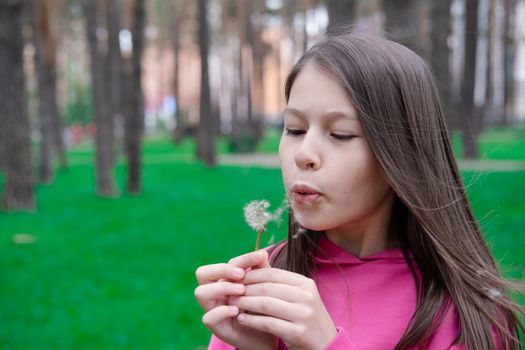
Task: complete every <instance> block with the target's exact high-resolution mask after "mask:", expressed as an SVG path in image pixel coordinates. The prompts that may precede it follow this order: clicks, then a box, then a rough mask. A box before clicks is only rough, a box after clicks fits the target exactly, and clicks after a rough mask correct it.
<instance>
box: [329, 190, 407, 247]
mask: <svg viewBox="0 0 525 350" xmlns="http://www.w3.org/2000/svg"><path fill="white" fill-rule="evenodd" d="M394 198H395V195H392V196H391V198H389V200H386V201H384V202H383V203H382V205H381V207H379V208H377V210H376V211H375V212H374V213H373V214H372V215H370V216H369V217H367V218H366V219H364V220H361V221H360V222H359V223H352V224H347V225H344V226H341V227H338V228H335V229H331V230H327V231H325V234H326V237H327V238H328V239H329V240H330V241H331V242H332V243H334V244H337V245H338V246H340V247H341V248H343V249H344V250H346V251H347V252H349V253H350V254H352V255H354V256H357V257H363V256H368V255H371V254H375V253H378V252H380V251H383V250H386V249H390V248H394V247H397V246H398V244H397V242H396V241H395V238H394V237H391V235H389V231H390V219H391V216H392V207H393V202H394Z"/></svg>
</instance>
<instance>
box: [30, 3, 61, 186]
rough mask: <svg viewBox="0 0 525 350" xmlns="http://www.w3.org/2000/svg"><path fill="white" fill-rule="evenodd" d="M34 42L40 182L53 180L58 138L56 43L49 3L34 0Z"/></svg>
mask: <svg viewBox="0 0 525 350" xmlns="http://www.w3.org/2000/svg"><path fill="white" fill-rule="evenodd" d="M34 6H35V7H34V16H33V17H34V34H35V35H34V41H35V46H36V66H37V71H38V74H37V76H38V114H39V117H40V134H41V137H42V142H41V146H40V174H39V175H40V181H41V182H43V183H50V182H51V181H52V178H53V153H54V152H53V151H54V149H53V148H54V146H55V145H56V143H55V142H54V138H55V137H56V135H55V132H54V131H53V126H54V125H53V124H54V123H53V119H54V118H55V117H53V115H57V114H58V109H57V104H56V46H55V38H54V36H53V33H52V29H51V25H50V18H49V17H50V11H49V8H48V7H49V3H48V2H46V1H37V0H35V1H34Z"/></svg>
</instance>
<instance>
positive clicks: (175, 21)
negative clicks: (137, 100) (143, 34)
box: [171, 1, 186, 144]
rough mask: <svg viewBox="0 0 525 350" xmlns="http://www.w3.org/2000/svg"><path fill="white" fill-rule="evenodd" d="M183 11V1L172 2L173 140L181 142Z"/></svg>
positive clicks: (182, 128)
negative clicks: (181, 41)
mask: <svg viewBox="0 0 525 350" xmlns="http://www.w3.org/2000/svg"><path fill="white" fill-rule="evenodd" d="M181 12H182V2H181V1H174V2H172V14H171V18H172V19H171V28H172V45H173V55H174V56H175V60H174V61H175V62H174V65H175V66H174V67H173V97H174V98H175V103H176V109H175V116H174V117H175V129H174V130H173V140H174V141H175V143H177V144H179V143H180V142H181V141H182V140H183V139H184V136H185V133H186V121H185V120H183V117H182V113H181V106H180V93H179V92H180V91H179V60H180V28H181V26H180V21H181V18H182V16H181Z"/></svg>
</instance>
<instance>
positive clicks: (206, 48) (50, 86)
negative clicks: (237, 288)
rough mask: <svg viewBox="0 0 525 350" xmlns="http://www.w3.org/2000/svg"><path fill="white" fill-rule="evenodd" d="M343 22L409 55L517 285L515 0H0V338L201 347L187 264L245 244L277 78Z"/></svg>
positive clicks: (277, 128) (278, 106) (29, 343)
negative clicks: (441, 113) (429, 78)
mask: <svg viewBox="0 0 525 350" xmlns="http://www.w3.org/2000/svg"><path fill="white" fill-rule="evenodd" d="M342 29H347V30H348V29H351V30H352V31H355V32H362V33H368V34H373V35H380V36H386V37H388V38H390V39H393V40H396V41H399V42H401V43H402V44H404V45H406V46H408V47H409V48H411V49H413V50H414V51H416V52H417V53H418V54H420V55H421V56H422V57H423V58H424V59H425V60H426V61H427V63H428V65H429V66H430V68H431V69H432V71H433V72H434V74H435V76H436V81H437V86H438V89H439V92H440V95H441V99H442V102H443V107H444V110H445V115H446V119H447V125H448V127H449V129H450V133H451V135H452V141H453V146H454V151H455V154H456V157H457V158H458V160H459V165H460V168H461V170H462V176H463V178H464V181H465V183H466V186H467V191H468V195H469V199H470V201H471V203H472V205H473V207H474V211H475V213H476V216H477V218H478V219H479V220H480V222H481V225H482V227H483V230H484V233H485V235H486V238H487V240H488V242H489V245H490V247H491V249H492V251H493V253H494V255H495V256H496V258H497V260H498V263H499V264H500V267H501V269H502V271H503V273H504V274H505V275H506V276H507V277H510V278H513V279H514V280H516V281H517V282H518V284H519V285H520V286H521V287H524V286H525V255H524V254H523V251H524V247H525V235H523V225H524V224H525V204H524V203H523V200H522V199H523V198H524V197H525V180H524V179H525V176H524V175H525V1H524V0H440V1H431V0H403V1H402V0H253V1H248V0H196V1H190V0H0V197H1V202H0V203H1V204H0V205H1V207H0V285H1V286H2V287H1V291H0V325H1V326H0V349H71V348H75V349H95V348H96V349H132V348H137V349H139V348H140V349H143V348H152V349H203V348H205V346H206V344H207V341H208V339H209V333H208V332H207V330H206V329H205V328H204V327H203V326H202V325H201V323H200V318H201V315H202V313H201V311H200V309H199V307H198V305H197V303H196V301H195V300H194V297H193V289H194V288H195V285H196V282H195V278H194V270H195V269H196V267H197V266H200V265H202V264H205V263H213V262H219V261H225V260H227V259H228V258H230V257H232V256H235V255H239V254H241V253H243V252H245V251H248V250H250V249H252V245H253V241H254V240H255V235H254V234H252V233H250V231H249V228H248V227H247V225H245V224H244V223H243V218H242V207H243V205H244V204H245V203H246V202H248V201H249V200H252V199H257V198H266V199H268V200H270V201H271V202H272V203H274V204H279V203H280V201H281V199H282V196H283V192H284V190H283V187H282V184H281V179H280V171H279V169H278V162H277V157H276V153H277V148H278V142H279V137H280V133H281V128H282V111H283V109H284V104H285V101H284V92H283V91H284V80H285V78H286V75H287V73H288V71H289V70H290V69H291V67H292V66H293V64H294V63H295V62H296V61H297V60H298V58H299V57H300V56H301V55H302V54H303V53H304V52H305V51H306V50H307V49H308V48H309V47H311V46H312V45H313V44H314V43H315V42H316V41H317V40H318V39H320V38H321V37H322V36H323V35H325V34H326V33H327V32H330V31H335V32H337V31H340V30H342ZM284 226H286V225H284ZM269 231H270V232H269V233H268V234H267V237H266V243H270V242H272V241H275V240H279V239H282V238H283V237H284V236H285V228H284V227H282V226H281V227H277V226H276V227H271V228H270V230H269ZM515 297H516V298H517V300H518V301H519V302H521V303H522V304H525V298H524V297H523V295H520V294H515Z"/></svg>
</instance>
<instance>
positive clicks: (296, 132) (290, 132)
mask: <svg viewBox="0 0 525 350" xmlns="http://www.w3.org/2000/svg"><path fill="white" fill-rule="evenodd" d="M304 133H305V131H304V130H301V129H289V128H286V135H291V136H299V135H303V134H304Z"/></svg>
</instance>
